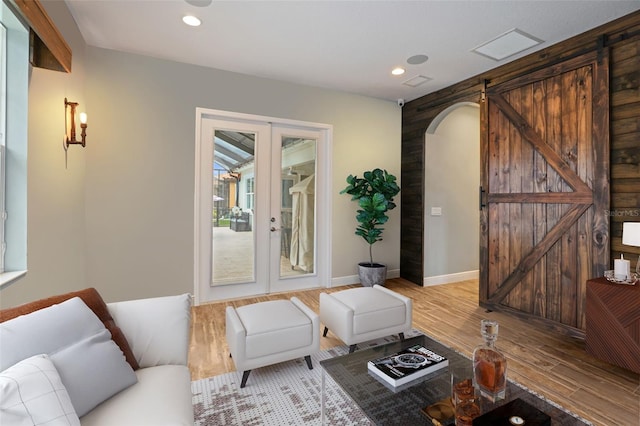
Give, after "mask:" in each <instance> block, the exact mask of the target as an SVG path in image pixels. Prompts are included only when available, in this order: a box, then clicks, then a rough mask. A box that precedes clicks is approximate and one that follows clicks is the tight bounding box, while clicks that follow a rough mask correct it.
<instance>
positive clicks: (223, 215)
mask: <svg viewBox="0 0 640 426" xmlns="http://www.w3.org/2000/svg"><path fill="white" fill-rule="evenodd" d="M214 135H215V137H214V149H213V162H212V164H213V171H212V172H213V173H212V179H213V182H212V188H213V204H212V205H213V209H212V230H213V232H212V257H213V259H212V262H213V263H212V266H213V267H212V280H211V285H212V286H216V285H225V284H237V283H243V282H254V281H255V238H254V223H253V214H254V199H255V192H254V190H255V188H256V185H255V183H256V182H255V179H256V176H255V161H254V153H255V140H256V137H255V134H253V133H243V132H235V131H229V130H216V131H215V133H214Z"/></svg>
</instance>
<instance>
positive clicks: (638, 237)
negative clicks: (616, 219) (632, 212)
mask: <svg viewBox="0 0 640 426" xmlns="http://www.w3.org/2000/svg"><path fill="white" fill-rule="evenodd" d="M622 244H624V245H625V246H633V247H640V222H624V223H623V224H622ZM636 274H638V275H639V276H640V257H638V263H637V264H636Z"/></svg>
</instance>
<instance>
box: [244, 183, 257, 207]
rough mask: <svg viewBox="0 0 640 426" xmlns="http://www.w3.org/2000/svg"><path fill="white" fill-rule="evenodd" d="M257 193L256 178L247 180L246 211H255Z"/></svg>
mask: <svg viewBox="0 0 640 426" xmlns="http://www.w3.org/2000/svg"><path fill="white" fill-rule="evenodd" d="M254 192H255V178H253V177H250V178H248V179H247V205H246V207H245V210H253V195H254Z"/></svg>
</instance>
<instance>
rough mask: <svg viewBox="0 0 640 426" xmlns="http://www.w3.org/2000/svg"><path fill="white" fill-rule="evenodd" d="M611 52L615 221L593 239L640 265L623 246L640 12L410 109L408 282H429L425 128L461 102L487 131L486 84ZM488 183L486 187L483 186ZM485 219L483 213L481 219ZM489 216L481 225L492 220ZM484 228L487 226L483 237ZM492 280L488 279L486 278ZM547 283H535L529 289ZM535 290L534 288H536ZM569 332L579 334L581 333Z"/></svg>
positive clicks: (636, 206)
mask: <svg viewBox="0 0 640 426" xmlns="http://www.w3.org/2000/svg"><path fill="white" fill-rule="evenodd" d="M607 50H608V52H609V62H610V68H609V70H610V72H609V74H610V81H609V87H610V90H609V99H610V126H609V132H610V152H609V154H610V164H609V166H610V167H609V169H610V204H609V205H610V207H609V208H610V211H608V212H607V213H606V215H605V216H606V217H608V218H609V220H610V227H609V224H608V223H605V224H601V225H600V226H601V227H604V228H605V229H604V231H605V232H598V233H594V237H597V238H599V239H600V241H597V242H595V245H596V246H600V247H602V246H604V247H608V248H609V254H610V258H614V257H619V256H620V253H624V254H625V257H626V258H630V259H631V261H632V264H635V261H636V260H637V258H638V255H640V248H633V247H629V246H623V245H622V243H621V238H622V222H625V221H640V11H639V12H634V13H632V14H630V15H627V16H625V17H623V18H620V19H618V20H615V21H612V22H610V23H608V24H605V25H603V26H601V27H598V28H595V29H593V30H591V31H588V32H585V33H583V34H580V35H578V36H576V37H573V38H571V39H569V40H567V41H565V42H562V43H559V44H556V45H554V46H551V47H548V48H546V49H544V50H541V51H539V52H536V53H533V54H531V55H529V56H526V57H524V58H521V59H518V60H516V61H514V62H511V63H509V64H506V65H503V66H501V67H498V68H495V69H493V70H490V71H488V72H486V73H483V74H481V75H478V76H475V77H473V78H470V79H468V80H465V81H462V82H460V83H457V84H455V85H453V86H451V87H448V88H446V89H443V90H440V91H438V92H435V93H432V94H429V95H427V96H424V97H422V98H418V99H416V100H413V101H411V102H408V103H407V104H406V105H405V107H404V108H403V112H402V171H401V178H402V185H403V193H404V195H403V197H402V201H401V223H402V228H401V259H400V275H401V277H403V278H405V279H407V280H409V281H411V282H414V283H416V284H418V285H422V283H423V280H424V270H423V269H424V265H423V262H424V235H423V227H424V216H425V213H424V166H425V164H424V160H425V159H424V143H425V131H426V129H427V128H428V127H429V125H430V123H431V121H432V120H433V119H434V118H435V117H437V115H438V114H440V113H441V112H442V111H444V110H445V109H446V108H447V107H449V106H451V105H454V104H456V103H458V102H465V101H467V102H468V101H471V102H477V103H480V105H481V114H480V120H481V123H480V127H481V128H480V129H479V131H481V132H486V131H487V128H486V121H487V113H488V112H487V111H486V109H485V108H484V103H483V102H481V100H482V98H483V97H484V88H485V87H486V85H489V86H495V85H497V84H500V83H503V82H507V81H510V80H513V79H515V78H517V77H522V76H526V75H530V74H532V73H535V72H538V71H540V70H545V69H551V68H553V67H554V66H557V65H558V64H560V63H562V62H564V61H566V60H568V59H571V58H575V57H578V56H581V55H584V54H586V53H589V52H595V53H596V54H598V52H600V53H602V54H604V53H606V51H607ZM595 102H597V99H595ZM605 131H606V130H605ZM481 162H482V164H487V162H488V159H487V158H481ZM487 184H488V182H479V185H482V186H483V187H484V188H486V187H487ZM534 190H535V188H534ZM604 196H606V194H599V193H598V191H595V193H594V197H596V198H598V197H599V198H602V197H604ZM486 214H487V213H486V212H482V213H481V216H482V215H486ZM533 214H535V212H533ZM482 219H484V220H482ZM482 219H481V226H482V224H483V223H487V220H488V218H487V217H484V218H482ZM607 227H609V229H606V228H607ZM484 231H486V230H482V229H481V234H482V233H483V232H484ZM607 231H608V232H607ZM607 238H608V240H607ZM602 239H604V240H602ZM480 262H481V263H482V264H487V262H488V253H487V252H486V250H480ZM609 267H612V266H611V265H609ZM480 269H481V271H482V268H480ZM484 269H485V270H486V269H487V268H484ZM486 278H487V277H486V276H484V277H483V276H481V277H480V280H481V281H482V280H483V279H485V280H486ZM541 284H542V283H535V282H533V283H531V284H530V285H532V286H535V285H538V286H539V285H541ZM577 288H578V289H579V291H578V294H576V295H575V297H576V306H577V307H578V309H580V310H582V309H584V303H585V301H584V298H585V296H586V295H585V293H586V290H585V283H580V285H578V286H577ZM530 290H531V291H535V289H534V288H532V289H530ZM559 291H560V290H559ZM549 325H550V326H552V327H554V325H553V324H549ZM576 326H577V329H578V330H581V329H584V321H583V320H581V321H578V323H577V324H576ZM554 328H555V327H554ZM560 329H561V331H563V330H562V328H560ZM570 334H574V335H575V328H573V330H572V331H571V332H570Z"/></svg>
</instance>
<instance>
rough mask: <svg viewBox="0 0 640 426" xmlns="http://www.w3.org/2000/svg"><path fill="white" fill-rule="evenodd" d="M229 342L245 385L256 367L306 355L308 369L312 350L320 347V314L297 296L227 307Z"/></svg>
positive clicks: (241, 385) (316, 350)
mask: <svg viewBox="0 0 640 426" xmlns="http://www.w3.org/2000/svg"><path fill="white" fill-rule="evenodd" d="M226 333H227V344H228V345H229V351H230V352H231V357H232V358H233V362H234V363H235V365H236V368H237V369H238V371H242V372H243V374H242V382H241V383H240V387H241V388H243V387H244V386H245V385H246V383H247V379H248V378H249V373H251V370H252V369H254V368H259V367H264V366H265V365H271V364H276V363H278V362H282V361H288V360H291V359H294V358H300V357H304V358H305V360H306V361H307V366H308V367H309V369H310V370H311V369H313V366H312V365H311V356H310V355H311V354H312V353H315V352H318V351H319V350H320V336H319V335H320V321H319V318H318V314H316V313H315V312H313V311H312V310H311V309H309V308H308V307H307V306H305V305H304V304H303V303H302V302H301V301H300V300H299V299H298V298H297V297H292V298H291V301H289V300H272V301H269V302H261V303H254V304H252V305H246V306H242V307H240V308H237V309H235V308H233V307H232V306H228V307H227V311H226Z"/></svg>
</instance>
